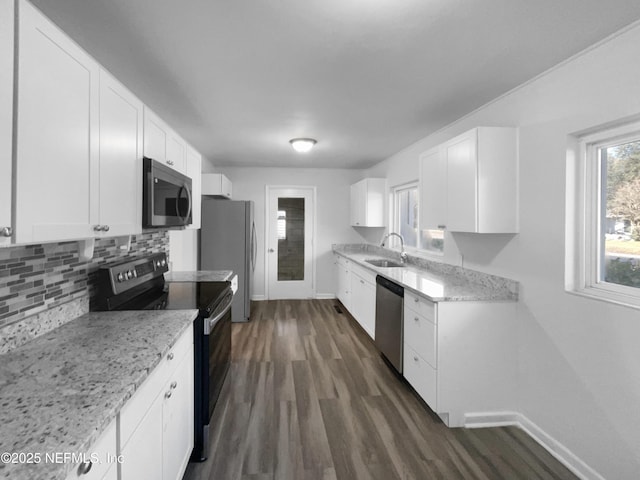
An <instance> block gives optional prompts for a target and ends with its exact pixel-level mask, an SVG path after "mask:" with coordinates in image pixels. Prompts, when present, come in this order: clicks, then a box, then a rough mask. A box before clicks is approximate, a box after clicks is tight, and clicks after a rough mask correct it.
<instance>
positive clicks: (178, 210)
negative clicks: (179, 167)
mask: <svg viewBox="0 0 640 480" xmlns="http://www.w3.org/2000/svg"><path fill="white" fill-rule="evenodd" d="M182 190H184V191H185V192H186V193H187V200H189V208H187V214H186V215H185V216H184V217H183V216H182V215H180V197H181V195H180V192H182ZM190 213H191V192H190V191H189V189H188V188H187V186H186V185H183V186H182V187H180V190H178V195H176V214H177V215H178V217H180V220H182V221H183V222H186V221H187V218H189V214H190Z"/></svg>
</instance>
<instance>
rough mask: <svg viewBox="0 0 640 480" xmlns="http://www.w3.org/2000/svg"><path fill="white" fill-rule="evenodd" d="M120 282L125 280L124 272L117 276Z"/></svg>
mask: <svg viewBox="0 0 640 480" xmlns="http://www.w3.org/2000/svg"><path fill="white" fill-rule="evenodd" d="M117 279H118V282H124V275H122V273H119V274H118V276H117Z"/></svg>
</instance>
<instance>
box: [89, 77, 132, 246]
mask: <svg viewBox="0 0 640 480" xmlns="http://www.w3.org/2000/svg"><path fill="white" fill-rule="evenodd" d="M142 125H143V105H142V102H141V101H140V100H138V99H137V98H136V97H135V96H133V94H131V93H130V92H129V91H128V90H127V89H126V88H124V87H123V86H122V85H121V84H120V83H118V82H117V81H116V80H115V79H114V78H113V77H111V76H110V75H109V74H108V73H106V72H104V71H101V72H100V188H99V190H98V191H97V192H96V195H97V196H98V198H99V202H96V204H97V205H98V208H99V215H98V218H99V220H98V221H99V223H100V225H101V226H102V227H103V228H105V227H108V228H109V231H108V235H129V234H134V233H140V232H141V231H142V223H141V220H140V219H141V215H142V214H141V211H142V191H141V189H142Z"/></svg>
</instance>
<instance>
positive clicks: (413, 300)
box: [404, 289, 438, 325]
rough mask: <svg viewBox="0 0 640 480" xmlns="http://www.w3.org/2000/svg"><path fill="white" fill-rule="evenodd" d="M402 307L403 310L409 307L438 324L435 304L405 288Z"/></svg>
mask: <svg viewBox="0 0 640 480" xmlns="http://www.w3.org/2000/svg"><path fill="white" fill-rule="evenodd" d="M404 308H405V310H406V309H411V310H413V311H414V312H416V313H417V314H418V315H421V316H423V317H424V318H426V319H427V320H429V321H431V322H433V323H434V324H436V325H437V324H438V321H437V319H436V304H435V303H433V302H431V301H429V300H427V299H426V298H423V297H421V296H419V295H416V294H415V293H413V292H410V291H408V290H406V289H405V291H404Z"/></svg>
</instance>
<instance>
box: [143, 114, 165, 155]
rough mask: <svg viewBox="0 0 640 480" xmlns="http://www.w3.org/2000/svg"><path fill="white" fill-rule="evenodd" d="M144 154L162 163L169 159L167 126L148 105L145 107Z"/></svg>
mask: <svg viewBox="0 0 640 480" xmlns="http://www.w3.org/2000/svg"><path fill="white" fill-rule="evenodd" d="M144 156H145V157H149V158H153V159H154V160H157V161H158V162H162V163H165V162H166V161H167V127H166V125H165V124H164V122H163V121H162V120H160V119H159V118H158V116H157V115H156V114H155V113H153V112H152V111H151V110H149V109H148V108H146V107H145V109H144Z"/></svg>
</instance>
